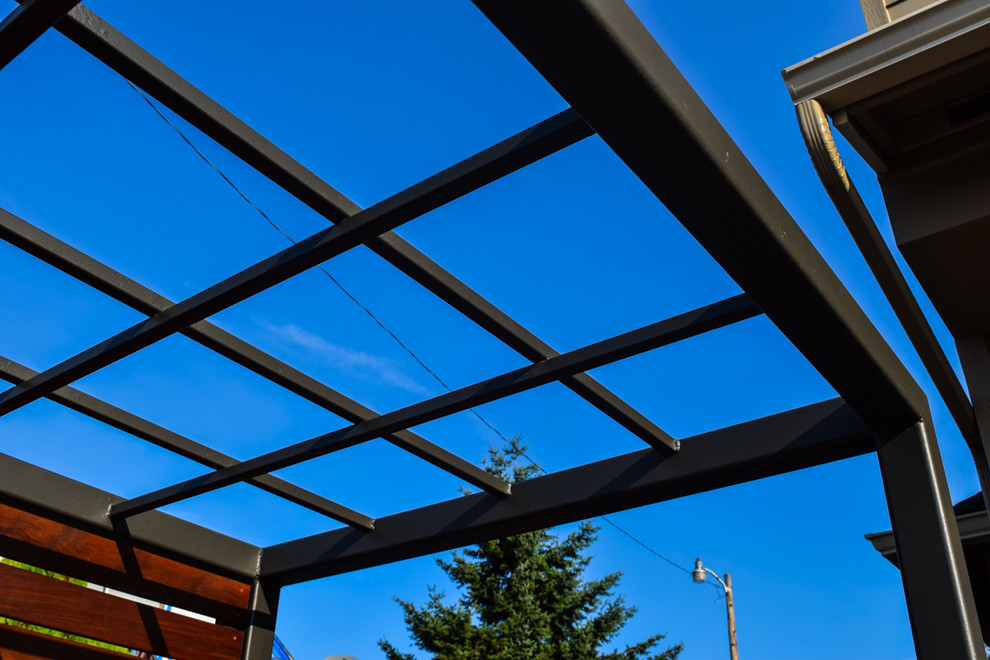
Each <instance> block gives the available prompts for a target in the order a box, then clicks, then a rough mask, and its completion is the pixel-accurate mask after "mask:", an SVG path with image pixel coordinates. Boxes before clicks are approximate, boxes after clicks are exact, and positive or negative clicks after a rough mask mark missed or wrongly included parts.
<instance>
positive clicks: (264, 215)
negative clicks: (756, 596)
mask: <svg viewBox="0 0 990 660" xmlns="http://www.w3.org/2000/svg"><path fill="white" fill-rule="evenodd" d="M124 80H125V81H126V82H127V84H128V85H130V87H131V89H133V90H134V91H135V93H137V95H138V96H140V97H141V98H142V99H144V102H145V103H147V104H148V107H150V108H151V109H152V110H153V111H154V112H155V114H156V115H158V116H159V117H160V118H161V120H162V121H164V122H165V123H166V124H168V125H169V126H170V127H171V128H172V130H173V131H175V133H176V134H177V135H178V136H179V137H180V138H182V141H183V142H185V143H186V144H187V145H188V146H189V148H190V149H192V150H193V151H194V152H196V155H197V156H199V157H200V158H201V159H202V160H203V162H205V163H206V164H207V165H209V166H210V168H211V169H213V171H214V172H216V173H217V174H219V175H220V178H222V179H223V180H224V181H226V182H227V185H229V186H230V187H231V188H233V189H234V192H236V193H237V194H238V195H239V196H240V198H241V199H243V200H244V201H245V202H247V203H248V204H249V205H250V206H251V208H253V209H254V210H255V211H257V212H258V214H259V215H260V216H261V217H262V218H264V219H265V220H266V221H267V222H268V224H270V225H271V226H272V227H273V228H274V229H275V231H277V232H278V233H279V234H281V235H282V236H283V237H284V238H285V239H286V240H287V241H289V242H290V243H292V244H293V245H295V244H296V241H295V239H293V238H292V237H291V236H290V235H289V234H288V233H286V232H285V231H284V230H283V229H282V228H281V227H279V226H278V224H277V223H276V222H275V221H274V220H272V219H271V217H270V216H269V215H268V214H267V213H265V212H264V211H263V210H262V209H261V208H260V207H258V205H257V204H255V203H254V202H252V201H251V199H250V198H249V197H248V196H247V195H245V194H244V192H243V191H242V190H241V189H240V188H238V187H237V185H236V184H235V183H234V182H233V181H231V180H230V178H229V177H228V176H227V175H226V174H224V173H223V172H222V171H221V170H220V168H219V167H217V166H216V165H214V164H213V161H211V160H210V159H209V158H208V157H207V156H206V154H204V153H203V152H202V151H200V150H199V149H198V148H197V147H196V145H194V144H193V143H192V141H191V140H190V139H189V138H188V137H187V136H186V134H185V133H183V132H182V130H181V129H179V127H178V126H176V125H175V123H174V122H172V121H171V120H170V119H169V118H168V117H166V116H165V113H163V112H162V111H161V110H160V109H159V108H158V106H157V105H155V103H154V102H153V101H152V100H151V99H150V98H148V96H147V95H146V94H145V93H144V92H142V91H141V90H140V89H139V88H138V87H137V86H136V85H135V84H134V83H132V82H131V81H130V80H127V79H126V78H125V79H124ZM317 268H319V269H320V271H322V272H323V274H324V275H326V276H327V277H328V278H330V281H331V282H333V283H334V284H335V285H337V288H339V289H340V290H341V291H342V292H343V293H344V295H346V296H347V297H348V298H350V299H351V301H353V302H354V304H355V305H357V306H358V307H360V308H361V309H362V310H363V311H364V312H365V314H367V315H368V316H369V317H371V319H372V320H373V321H374V322H375V323H376V324H377V325H378V327H380V328H381V329H382V330H384V331H385V332H386V333H387V334H388V336H389V337H391V338H392V339H393V340H395V342H396V343H397V344H398V345H399V346H401V347H402V349H403V350H405V351H406V353H408V354H409V355H410V356H411V357H412V359H413V360H415V361H416V363H417V364H419V366H421V367H422V368H423V369H424V370H425V371H426V372H427V373H428V374H430V376H432V377H433V379H434V380H436V381H437V382H438V383H439V384H440V385H441V386H442V387H443V388H444V389H445V390H447V391H448V392H450V391H451V388H450V386H449V385H447V383H445V382H444V380H443V379H442V378H441V377H440V376H439V374H437V373H436V372H435V371H433V370H432V369H430V367H429V366H428V365H427V364H426V363H425V362H423V360H422V359H421V358H420V357H419V356H418V355H416V353H415V352H414V351H413V350H412V349H411V348H409V346H407V345H406V344H405V342H403V341H402V340H401V339H399V337H398V336H397V335H396V334H395V333H394V332H392V331H391V330H390V329H389V328H388V326H386V325H385V324H384V323H383V322H382V320H381V319H379V318H378V317H377V316H376V315H375V313H374V312H372V311H371V310H370V309H368V308H367V307H366V306H365V305H364V304H363V303H361V301H360V300H358V299H357V297H355V296H354V294H353V293H351V292H350V291H348V290H347V288H346V287H345V286H344V285H343V284H341V283H340V281H339V280H337V278H335V277H334V276H333V275H331V274H330V273H329V271H327V270H326V269H325V268H324V267H323V266H317ZM468 410H469V411H470V412H471V413H472V414H473V415H474V416H475V417H477V418H478V419H479V420H481V422H482V423H483V424H484V425H485V426H487V427H488V428H489V429H491V431H492V432H493V433H495V435H497V436H498V437H499V438H501V439H502V441H503V442H504V443H505V444H507V445H508V444H511V443H510V440H509V439H508V438H507V437H506V436H505V435H504V434H503V433H502V432H501V431H499V430H498V429H497V428H496V427H495V425H494V424H492V423H491V422H490V421H488V420H487V419H485V418H484V417H483V416H482V415H481V413H479V412H478V411H477V410H475V409H474V408H469V409H468ZM519 455H520V456H522V457H523V458H525V459H526V460H527V461H529V462H530V463H531V464H532V465H533V466H534V467H535V468H536V469H537V470H539V472H540V474H543V475H546V474H548V473H547V471H546V470H545V469H543V466H542V465H540V464H539V463H537V462H536V461H535V460H533V458H531V457H530V456H529V455H528V454H526V452H524V451H520V452H519ZM598 517H599V518H600V519H601V520H603V521H604V522H606V523H608V524H609V525H610V526H612V527H614V528H615V529H616V530H618V531H619V532H620V533H622V534H623V535H625V536H626V537H628V538H629V539H630V540H632V541H633V543H636V544H637V545H639V546H640V547H642V548H643V549H644V550H646V551H647V552H649V553H650V554H652V555H654V556H656V557H657V558H659V559H661V560H663V561H665V562H667V563H668V564H670V565H671V566H673V567H674V568H676V569H678V570H681V571H683V572H685V573H687V574H688V575H690V574H691V573H692V571H691V570H690V569H688V568H685V567H684V566H681V565H680V564H678V563H677V562H675V561H673V560H672V559H669V558H667V557H665V556H664V555H662V554H660V553H659V552H657V551H656V550H654V549H653V548H651V547H650V546H649V545H647V544H646V543H644V542H643V541H641V540H639V539H638V538H636V537H635V536H633V535H632V534H631V533H630V532H628V531H627V530H625V529H623V528H622V527H620V526H619V525H617V524H616V523H615V522H614V521H612V520H611V519H610V518H608V517H607V516H598ZM706 584H710V585H711V586H713V587H715V589H716V590H718V589H719V587H718V585H716V584H713V583H711V582H707V580H706Z"/></svg>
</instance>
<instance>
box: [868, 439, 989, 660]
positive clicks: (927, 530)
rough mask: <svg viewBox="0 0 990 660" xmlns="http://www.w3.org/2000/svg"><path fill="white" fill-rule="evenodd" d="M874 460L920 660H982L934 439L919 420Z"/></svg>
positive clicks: (886, 442) (881, 446) (880, 447)
mask: <svg viewBox="0 0 990 660" xmlns="http://www.w3.org/2000/svg"><path fill="white" fill-rule="evenodd" d="M877 457H878V459H879V460H880V471H881V474H882V476H883V484H884V491H885V492H886V495H887V508H888V509H889V511H890V522H891V525H892V529H893V532H894V542H895V544H896V546H897V558H898V564H899V565H900V569H901V580H902V581H903V583H904V594H905V597H906V599H907V608H908V616H909V617H910V620H911V631H912V635H913V636H914V646H915V651H916V652H917V655H918V658H919V659H921V660H942V659H945V658H972V659H973V660H977V659H980V660H983V659H985V658H986V654H985V652H984V648H983V639H982V636H981V633H980V622H979V619H978V617H977V614H976V606H975V604H974V602H973V590H972V587H971V586H970V582H969V574H968V572H967V570H966V560H965V557H964V556H963V550H962V543H961V542H960V540H959V530H958V528H957V527H956V518H955V515H954V514H953V511H952V500H951V499H950V496H949V488H948V485H947V484H946V480H945V473H944V471H943V469H942V458H941V456H940V454H939V451H938V445H937V443H936V442H935V437H934V434H930V433H929V432H928V429H927V424H926V422H924V421H920V422H918V423H917V424H915V425H913V426H911V427H908V428H906V429H903V430H901V431H894V432H890V433H885V434H881V435H880V436H879V437H878V439H877Z"/></svg>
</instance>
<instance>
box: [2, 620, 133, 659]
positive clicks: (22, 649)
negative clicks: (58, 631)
mask: <svg viewBox="0 0 990 660" xmlns="http://www.w3.org/2000/svg"><path fill="white" fill-rule="evenodd" d="M128 657H131V658H133V656H126V655H123V654H121V653H114V652H113V651H108V650H106V649H100V648H96V647H94V646H88V645H86V644H80V643H78V642H71V641H69V640H67V639H60V638H58V637H51V636H50V635H42V634H39V633H35V632H31V631H29V630H22V629H19V628H12V627H11V626H3V625H0V660H52V658H59V659H60V660H64V659H66V658H72V660H127V658H128Z"/></svg>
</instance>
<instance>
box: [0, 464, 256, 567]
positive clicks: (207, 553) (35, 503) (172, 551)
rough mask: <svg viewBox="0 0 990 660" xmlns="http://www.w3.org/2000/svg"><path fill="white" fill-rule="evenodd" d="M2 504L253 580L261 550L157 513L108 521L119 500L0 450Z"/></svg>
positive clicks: (0, 499)
mask: <svg viewBox="0 0 990 660" xmlns="http://www.w3.org/2000/svg"><path fill="white" fill-rule="evenodd" d="M0 474H2V475H3V478H2V479H0V502H3V503H4V504H9V505H10V506H13V507H17V508H19V509H23V510H25V511H29V512H31V513H35V514H37V515H40V516H44V517H46V518H50V519H52V520H57V521H59V522H62V523H65V524H67V525H70V526H73V527H78V528H80V529H86V530H89V531H93V532H97V533H100V534H102V535H104V536H108V537H110V538H122V539H126V540H127V541H128V542H133V543H134V544H135V545H138V546H140V547H142V548H145V549H148V550H152V551H155V552H159V553H160V554H165V555H167V556H169V557H172V558H174V559H177V560H179V561H183V562H186V563H191V564H193V565H196V566H201V567H203V568H207V569H209V570H213V571H217V572H220V573H222V574H226V575H231V576H238V577H242V578H244V577H247V578H254V577H255V576H256V575H257V572H258V570H257V569H258V561H259V558H260V557H259V555H260V553H261V549H260V548H258V547H257V546H254V545H251V544H249V543H245V542H243V541H239V540H237V539H234V538H231V537H229V536H224V535H222V534H218V533H217V532H214V531H213V530H210V529H206V528H204V527H200V526H199V525H194V524H193V523H190V522H186V521H184V520H180V519H178V518H174V517H172V516H170V515H167V514H164V513H161V512H159V511H149V512H148V513H145V514H142V515H140V516H135V517H133V518H128V519H127V520H118V521H111V520H110V517H109V515H108V514H107V512H108V511H109V509H110V505H111V504H113V503H114V502H120V501H122V498H120V497H117V496H116V495H111V494H110V493H107V492H105V491H102V490H99V489H96V488H93V487H92V486H87V485H86V484H82V483H79V482H78V481H75V480H73V479H69V478H68V477H64V476H62V475H60V474H56V473H54V472H49V471H48V470H44V469H42V468H39V467H36V466H34V465H31V464H30V463H25V462H24V461H21V460H18V459H16V458H13V457H11V456H7V455H6V454H0Z"/></svg>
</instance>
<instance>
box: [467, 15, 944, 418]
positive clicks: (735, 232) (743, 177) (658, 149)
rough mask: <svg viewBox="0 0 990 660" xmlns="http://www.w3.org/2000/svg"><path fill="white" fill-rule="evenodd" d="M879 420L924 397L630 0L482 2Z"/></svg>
mask: <svg viewBox="0 0 990 660" xmlns="http://www.w3.org/2000/svg"><path fill="white" fill-rule="evenodd" d="M474 3H475V5H477V6H478V7H479V8H480V9H481V10H482V11H483V12H484V13H485V15H486V16H488V18H489V20H491V21H492V23H493V24H494V25H495V27H497V28H498V29H499V30H500V31H501V32H502V33H503V34H504V35H505V36H506V37H508V39H509V41H511V42H512V43H513V44H514V45H515V47H516V48H517V49H519V51H520V53H522V54H523V56H525V57H526V58H527V59H528V60H529V61H530V62H531V63H532V64H533V65H534V66H535V67H536V69H537V70H538V71H539V72H540V73H541V74H543V76H544V77H545V78H546V79H547V81H548V82H550V84H551V85H553V87H554V88H555V89H556V90H557V92H558V93H559V94H560V95H561V96H562V97H563V98H564V100H565V101H567V102H568V103H569V104H570V105H571V107H573V108H574V109H575V110H577V111H578V112H580V113H581V116H582V117H584V119H585V120H586V121H587V122H588V123H589V124H590V125H591V126H592V128H594V129H595V132H596V133H597V134H598V135H599V136H600V137H601V138H602V139H603V140H604V141H605V142H606V143H607V144H608V145H609V146H610V147H611V148H612V150H613V151H614V152H615V153H616V155H617V156H619V158H621V159H622V160H623V161H624V162H625V163H626V165H627V166H629V168H630V169H631V170H632V171H633V172H634V173H635V174H636V175H637V176H638V177H639V178H640V180H641V181H643V183H644V184H645V185H646V186H647V187H648V188H650V190H652V191H653V193H654V194H655V195H656V196H657V198H658V199H660V201H662V202H663V204H664V205H665V206H666V207H667V208H668V209H669V210H670V211H671V212H672V213H673V214H674V215H675V216H676V217H677V218H678V220H679V221H680V222H681V223H682V224H683V225H684V226H685V228H687V229H688V231H690V232H691V233H692V234H693V235H694V237H695V238H696V239H697V240H698V242H699V243H700V244H701V245H702V246H703V247H704V248H705V249H706V250H708V252H709V253H711V254H712V256H714V257H715V259H716V260H717V261H718V262H719V263H720V264H721V266H722V267H723V268H724V269H725V270H726V272H727V273H728V274H729V275H730V276H731V277H732V278H733V279H735V281H736V282H737V283H739V285H740V286H741V287H742V288H743V290H745V291H747V292H748V293H749V294H750V295H751V296H752V297H753V300H755V301H756V302H757V303H758V304H759V305H760V307H761V308H762V309H763V311H764V312H765V313H766V314H767V316H768V317H769V318H770V319H771V320H772V321H773V322H774V323H775V324H776V325H777V327H778V328H780V330H781V331H782V332H783V333H784V335H786V336H787V338H788V339H790V341H791V342H792V343H793V344H794V345H795V346H796V347H797V348H798V350H800V351H801V352H802V353H803V354H804V355H805V357H806V358H807V359H808V360H809V361H810V362H811V363H812V365H814V366H815V368H816V369H818V371H819V372H821V374H822V375H823V376H824V377H825V378H826V379H827V380H828V382H829V383H830V384H831V385H832V387H834V388H835V390H836V391H837V392H838V393H839V395H840V396H842V398H843V399H845V400H846V401H847V402H848V403H849V405H851V406H852V407H853V408H854V409H855V410H856V411H857V412H858V413H859V414H860V415H861V416H862V417H863V419H864V420H866V421H867V422H869V423H870V424H872V425H873V426H874V428H878V429H884V428H904V427H906V426H910V425H911V424H913V423H914V422H916V421H917V420H919V419H921V417H922V415H923V413H924V412H926V411H927V404H926V400H925V397H924V394H923V393H922V391H921V389H920V388H919V387H918V385H917V383H915V382H914V379H913V378H912V377H911V376H910V374H909V373H908V372H907V370H906V369H905V368H904V366H903V365H902V364H901V362H900V360H899V359H898V358H897V356H896V355H895V354H894V352H893V351H892V350H891V349H890V347H889V346H888V345H887V344H886V342H885V341H884V340H883V338H882V337H881V336H880V334H879V333H878V332H877V331H876V329H875V328H874V327H873V324H872V323H871V322H870V320H869V319H868V318H867V316H866V314H865V313H864V312H863V311H862V310H861V309H860V308H859V306H858V305H857V304H856V302H855V300H854V299H853V298H852V296H851V295H849V292H848V291H847V290H846V289H845V287H844V286H843V285H842V283H841V282H840V281H839V279H838V278H837V277H836V276H835V274H834V273H833V272H832V269H831V268H829V266H828V264H827V263H826V262H825V260H824V259H823V258H822V257H821V255H820V254H819V253H818V252H817V250H815V248H814V246H813V245H812V244H811V242H810V241H809V240H808V239H807V237H806V236H805V235H804V233H803V232H802V231H801V229H800V228H799V227H798V226H797V224H796V223H795V222H794V219H793V218H791V216H790V215H789V214H788V213H787V211H786V210H785V209H784V207H783V206H782V205H781V203H780V202H779V200H778V199H777V198H776V197H775V196H774V194H773V193H772V192H771V190H770V189H769V187H768V186H767V184H766V182H764V181H763V179H762V178H761V177H760V176H759V174H758V173H757V172H756V170H755V169H754V168H753V167H752V165H751V164H750V163H749V162H748V161H747V160H746V157H745V156H744V155H743V153H742V152H741V151H740V150H739V148H738V147H737V146H736V145H735V143H734V142H733V141H732V139H731V138H730V137H729V136H728V134H727V133H726V132H725V130H724V129H723V128H722V126H721V125H720V124H719V123H718V121H717V120H716V119H715V117H714V116H713V115H712V113H711V111H710V110H709V109H708V108H707V107H706V106H705V104H704V102H703V101H702V100H701V99H700V98H699V97H698V95H697V93H696V92H695V91H694V90H693V89H692V88H691V86H690V85H689V84H688V83H687V81H686V80H684V77H683V76H682V75H681V74H680V72H679V71H678V70H677V68H676V67H675V66H674V64H673V63H672V62H671V61H670V59H669V58H668V57H667V56H666V54H665V53H664V52H663V50H662V49H661V48H660V47H659V46H658V45H657V43H656V41H654V39H653V37H652V36H651V35H650V33H649V32H648V31H647V30H646V28H645V27H644V26H643V25H642V23H640V22H639V20H638V19H637V18H636V16H635V14H633V12H632V10H630V9H629V7H628V6H627V5H626V4H625V3H624V2H621V1H619V0H547V1H545V2H531V1H529V0H474Z"/></svg>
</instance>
